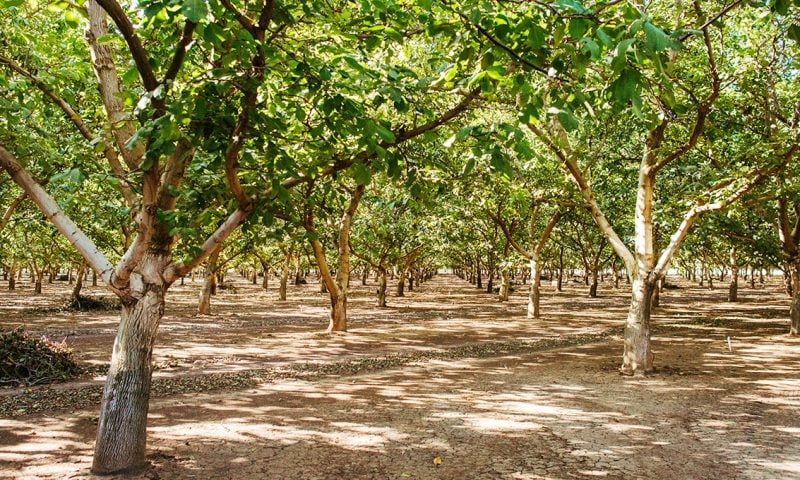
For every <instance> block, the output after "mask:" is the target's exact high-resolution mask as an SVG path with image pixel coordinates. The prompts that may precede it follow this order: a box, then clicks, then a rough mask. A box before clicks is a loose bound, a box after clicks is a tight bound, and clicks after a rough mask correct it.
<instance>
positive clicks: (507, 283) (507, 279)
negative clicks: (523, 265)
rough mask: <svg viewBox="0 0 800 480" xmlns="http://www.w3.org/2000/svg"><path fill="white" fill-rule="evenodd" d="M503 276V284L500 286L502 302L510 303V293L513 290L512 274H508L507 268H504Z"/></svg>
mask: <svg viewBox="0 0 800 480" xmlns="http://www.w3.org/2000/svg"><path fill="white" fill-rule="evenodd" d="M501 275H502V276H503V283H502V284H501V285H500V297H499V299H500V301H501V302H507V301H508V293H509V291H510V290H511V274H510V273H509V272H508V269H507V268H504V269H503V270H502V272H501Z"/></svg>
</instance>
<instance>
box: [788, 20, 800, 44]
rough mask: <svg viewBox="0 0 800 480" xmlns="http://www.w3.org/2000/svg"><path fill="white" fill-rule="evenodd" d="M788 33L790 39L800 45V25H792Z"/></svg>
mask: <svg viewBox="0 0 800 480" xmlns="http://www.w3.org/2000/svg"><path fill="white" fill-rule="evenodd" d="M786 33H787V34H788V35H789V38H791V39H792V40H794V41H795V42H797V43H800V25H796V24H795V25H790V26H789V30H788V31H787V32H786Z"/></svg>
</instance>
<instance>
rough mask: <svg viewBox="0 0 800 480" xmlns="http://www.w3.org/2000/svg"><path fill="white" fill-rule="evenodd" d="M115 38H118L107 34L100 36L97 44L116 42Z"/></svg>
mask: <svg viewBox="0 0 800 480" xmlns="http://www.w3.org/2000/svg"><path fill="white" fill-rule="evenodd" d="M115 38H117V36H116V35H114V34H113V33H106V34H105V35H100V36H99V37H97V43H99V44H103V43H111V42H113V41H114V39H115Z"/></svg>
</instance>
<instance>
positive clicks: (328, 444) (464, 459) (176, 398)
mask: <svg viewBox="0 0 800 480" xmlns="http://www.w3.org/2000/svg"><path fill="white" fill-rule="evenodd" d="M671 280H672V281H675V282H677V283H678V286H679V288H675V289H669V290H666V291H665V292H664V293H663V294H662V306H661V307H660V308H659V309H658V310H657V312H656V314H655V316H654V323H655V328H654V338H653V346H654V351H655V355H656V357H655V361H656V366H657V368H658V370H657V372H656V373H655V374H654V375H651V376H649V377H646V378H629V377H623V376H620V375H619V374H618V373H617V368H618V366H619V363H620V356H621V351H622V344H621V339H620V338H619V336H618V332H619V326H620V325H621V324H622V320H623V319H624V315H625V310H626V306H627V305H626V303H627V294H626V292H625V290H624V289H622V290H614V289H613V288H611V287H610V286H608V285H604V286H602V287H601V290H600V297H599V298H595V299H591V298H587V297H586V290H587V289H586V288H585V287H584V286H582V285H579V284H570V285H569V286H567V288H566V289H565V291H564V292H561V293H556V292H553V291H552V288H550V287H549V286H546V287H545V288H544V299H543V303H542V312H543V318H542V319H540V320H535V321H534V320H529V319H527V318H525V301H526V298H525V287H524V286H521V287H519V288H518V290H517V291H516V292H515V293H514V294H513V295H512V298H511V301H510V302H508V303H499V302H497V300H496V296H494V295H488V294H486V293H485V292H484V291H480V290H477V289H475V288H474V287H472V286H470V285H468V284H467V283H465V282H463V281H461V280H459V279H457V278H456V277H453V276H451V275H440V276H437V277H435V278H434V279H433V280H431V281H430V282H428V283H425V284H423V285H421V286H418V287H417V288H415V290H414V291H413V292H408V293H407V296H406V297H403V298H395V297H390V298H389V308H386V309H377V308H375V307H374V306H373V304H374V291H375V288H376V287H375V285H374V283H373V282H371V283H370V285H368V286H361V285H357V282H354V283H353V291H352V293H351V304H350V308H349V313H350V331H349V332H348V333H347V334H341V335H326V334H324V333H321V332H322V331H323V330H324V328H325V326H326V325H327V320H326V315H327V312H326V308H325V305H326V299H325V297H323V296H322V295H321V294H319V293H317V286H316V285H313V284H309V285H301V286H292V287H291V289H290V291H289V298H290V300H289V301H287V302H278V301H277V290H276V288H277V282H274V281H273V282H272V284H271V285H270V288H269V290H268V291H263V290H261V289H260V287H259V286H255V285H251V284H249V283H248V282H247V281H245V280H244V279H241V278H238V277H237V278H234V277H233V276H232V277H231V278H230V279H229V280H228V282H229V284H230V288H226V289H223V290H221V291H220V293H219V294H218V295H217V296H216V297H215V298H214V300H213V308H214V312H215V314H214V315H211V316H196V315H194V313H193V311H194V308H195V305H196V300H197V295H198V288H199V285H197V284H193V283H192V282H189V281H187V284H186V285H184V286H178V285H176V286H175V287H173V289H172V290H171V292H170V296H169V302H170V305H169V307H168V309H167V312H166V316H165V318H164V321H163V323H162V326H161V332H160V337H159V340H158V343H157V346H156V355H155V356H156V359H155V361H156V364H157V365H158V367H159V368H158V370H157V371H156V373H155V375H154V377H155V386H154V390H155V391H154V398H153V399H152V400H151V409H150V421H149V430H148V452H149V453H148V459H149V461H150V466H149V467H148V468H147V469H146V470H145V471H143V472H142V473H140V474H138V475H136V476H134V478H138V479H145V478H147V479H157V478H161V479H194V478H197V479H204V480H212V479H250V478H254V479H292V480H294V479H304V480H305V479H307V480H311V479H319V480H337V479H407V478H408V479H454V480H455V479H458V480H462V479H514V480H528V479H569V478H605V479H622V478H625V479H626V480H630V479H640V478H641V479H707V478H720V479H800V373H798V372H800V368H798V367H800V355H799V354H800V339H798V338H791V337H789V336H787V335H786V332H787V331H788V318H787V317H788V300H787V297H786V296H785V294H783V293H782V292H780V289H779V282H777V281H776V282H774V284H770V286H768V287H767V288H758V289H754V290H753V289H749V288H746V287H744V286H743V287H742V288H741V289H740V296H741V302H739V303H736V304H732V303H728V302H726V301H725V293H726V290H725V289H723V288H716V289H712V290H709V289H701V288H698V287H696V286H692V285H689V284H687V283H685V282H679V281H677V280H676V279H671ZM68 288H69V287H68V286H67V285H65V282H56V283H54V284H52V285H46V287H45V295H42V296H37V297H34V296H32V295H31V293H32V291H31V286H30V285H29V284H27V283H23V284H22V285H20V289H19V290H17V291H15V292H9V291H6V290H5V289H4V290H2V291H0V328H3V329H7V328H13V327H15V326H18V325H24V326H25V327H26V328H27V329H28V330H29V331H32V332H35V333H37V334H43V335H47V336H49V337H51V338H53V339H57V340H61V339H62V338H66V340H67V342H68V343H69V344H70V345H71V346H72V347H73V348H74V349H75V351H76V354H77V355H78V358H79V359H80V360H81V361H83V362H86V363H90V364H96V365H98V368H100V369H101V368H102V365H103V364H105V363H107V362H108V360H109V358H110V352H111V346H112V342H113V336H114V331H115V326H116V322H117V316H116V314H115V313H114V312H100V313H98V312H92V313H69V312H60V311H57V309H55V308H54V307H56V306H57V305H58V304H59V303H60V302H62V301H63V297H64V296H65V295H66V294H67V292H68V291H69V290H68ZM101 292H102V290H101V289H100V288H96V289H91V288H90V289H88V291H87V292H85V293H90V294H95V295H97V294H100V293H101ZM604 332H605V333H604ZM101 384H102V378H101V377H95V378H92V377H86V378H82V379H79V380H75V381H71V382H69V383H66V384H62V385H59V386H50V387H47V386H42V387H32V388H16V389H12V388H3V389H0V406H2V410H0V411H3V412H5V413H3V414H2V416H0V478H2V479H28V478H44V479H79V478H80V479H84V478H93V477H92V476H91V475H89V473H88V469H89V466H90V463H91V454H92V448H93V443H94V433H95V428H96V420H97V419H96V415H97V412H98V406H97V403H96V402H97V398H98V395H99V393H98V392H99V388H100V386H101Z"/></svg>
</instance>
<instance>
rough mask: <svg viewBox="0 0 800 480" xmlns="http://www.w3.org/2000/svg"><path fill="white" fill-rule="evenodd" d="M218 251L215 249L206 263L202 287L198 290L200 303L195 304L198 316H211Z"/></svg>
mask: <svg viewBox="0 0 800 480" xmlns="http://www.w3.org/2000/svg"><path fill="white" fill-rule="evenodd" d="M219 251H220V249H219V248H217V249H216V250H215V251H214V253H212V254H211V256H210V257H208V260H207V261H206V271H205V275H204V276H203V287H202V288H201V289H200V301H199V302H198V304H197V313H198V314H199V315H210V314H211V296H212V295H213V294H214V292H215V291H216V285H217V262H218V261H219Z"/></svg>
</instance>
